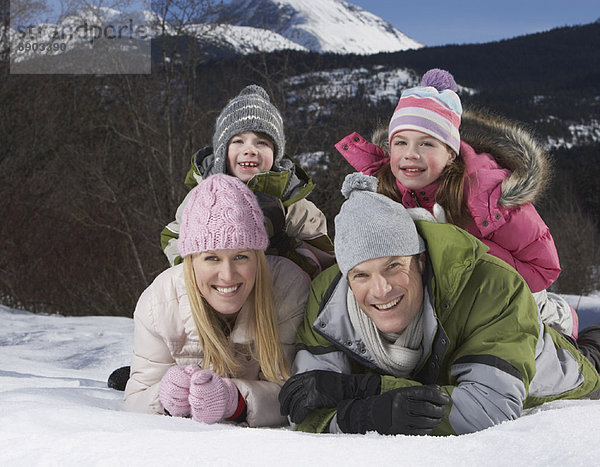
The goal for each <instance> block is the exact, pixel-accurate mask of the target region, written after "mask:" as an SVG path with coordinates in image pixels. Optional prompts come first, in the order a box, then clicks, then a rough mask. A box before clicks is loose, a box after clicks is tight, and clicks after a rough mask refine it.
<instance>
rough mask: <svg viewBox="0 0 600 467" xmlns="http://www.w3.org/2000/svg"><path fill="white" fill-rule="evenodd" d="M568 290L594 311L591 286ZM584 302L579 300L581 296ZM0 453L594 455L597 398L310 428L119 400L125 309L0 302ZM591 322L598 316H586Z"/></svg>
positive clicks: (161, 460) (266, 458)
mask: <svg viewBox="0 0 600 467" xmlns="http://www.w3.org/2000/svg"><path fill="white" fill-rule="evenodd" d="M583 298H584V299H585V300H578V297H571V298H570V299H571V300H574V301H575V303H577V302H579V303H580V304H584V305H585V306H586V307H587V308H586V310H588V311H589V312H590V313H597V314H596V315H593V314H592V315H591V316H592V317H593V318H594V319H596V318H600V314H598V313H600V297H583ZM584 302H585V303H584ZM0 320H1V322H2V327H0V393H1V397H0V465H3V466H11V467H12V466H70V465H73V466H75V465H77V466H79V465H89V466H128V467H131V466H138V465H139V466H165V465H167V466H168V465H176V466H178V467H182V466H187V465H210V466H240V465H244V466H265V465H281V466H303V467H304V466H307V465H311V466H333V465H339V464H340V461H342V460H349V459H351V460H352V463H353V464H354V465H392V464H401V465H413V464H414V465H422V464H429V465H431V464H435V463H440V464H444V465H459V464H460V465H461V466H479V465H488V466H500V465H506V464H508V463H510V464H512V465H513V466H520V465H523V466H528V467H532V466H552V465H556V466H558V465H560V466H565V465H596V464H597V463H598V459H599V458H600V445H599V444H598V435H597V426H598V420H600V401H590V400H579V401H557V402H553V403H548V404H545V405H543V406H542V407H539V408H536V409H533V410H531V411H529V412H528V413H526V414H524V415H523V416H522V417H521V418H520V419H518V420H515V421H512V422H508V423H504V424H501V425H498V426H495V427H493V428H490V429H487V430H484V431H481V432H479V433H473V434H470V435H463V436H456V437H448V438H437V437H411V436H381V435H378V434H375V433H369V434H367V435H364V436H361V435H329V434H327V435H312V434H306V433H297V432H292V431H290V430H289V429H287V428H269V429H267V428H244V427H238V426H233V425H226V424H215V425H204V424H200V423H196V422H194V421H193V420H190V419H182V418H170V417H162V416H158V415H145V414H137V413H128V412H123V411H121V403H122V397H123V393H122V392H119V391H115V390H113V389H109V388H108V387H107V386H106V379H107V377H108V375H109V374H110V373H111V371H112V370H114V369H115V368H118V367H120V366H122V365H126V364H128V362H129V359H130V353H131V347H132V334H133V320H131V319H129V318H119V317H62V316H57V315H38V314H32V313H29V312H26V311H18V310H12V309H9V308H6V307H3V306H0ZM596 322H600V319H598V320H597V321H596Z"/></svg>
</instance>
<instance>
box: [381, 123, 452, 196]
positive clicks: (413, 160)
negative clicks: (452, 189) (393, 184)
mask: <svg viewBox="0 0 600 467" xmlns="http://www.w3.org/2000/svg"><path fill="white" fill-rule="evenodd" d="M455 157H456V155H455V154H454V152H453V151H451V150H450V149H449V148H448V146H446V145H445V144H444V143H442V142H441V141H439V140H438V139H436V138H434V137H433V136H429V135H427V134H425V133H421V132H420V131H414V130H401V131H399V132H397V133H396V134H394V136H393V138H392V140H391V141H390V168H391V169H392V173H393V174H394V176H395V177H396V180H398V181H399V182H400V183H402V185H404V186H405V187H406V188H408V189H409V190H418V189H420V188H423V187H425V186H427V185H429V184H431V183H433V182H434V181H435V180H437V179H438V177H439V176H440V175H441V173H442V171H443V170H444V167H446V166H447V165H448V164H449V163H451V162H452V161H453V160H454V159H455Z"/></svg>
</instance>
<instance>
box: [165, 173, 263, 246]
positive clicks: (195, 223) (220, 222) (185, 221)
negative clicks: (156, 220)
mask: <svg viewBox="0 0 600 467" xmlns="http://www.w3.org/2000/svg"><path fill="white" fill-rule="evenodd" d="M268 244H269V237H268V236H267V231H266V230H265V226H264V217H263V213H262V211H261V209H260V206H259V205H258V201H257V200H256V197H255V196H254V193H252V191H251V190H250V188H248V187H247V186H246V184H245V183H244V182H242V181H241V180H240V179H239V178H236V177H231V176H229V175H225V174H216V175H212V176H210V177H208V178H207V179H205V180H203V181H202V182H200V184H199V185H198V186H197V187H195V188H194V189H193V190H192V191H191V192H190V196H189V198H188V202H187V204H186V206H185V208H184V210H183V216H182V220H181V227H180V232H179V240H178V242H177V246H178V248H179V253H180V254H181V257H182V258H183V257H185V256H188V255H191V254H194V253H202V252H203V251H211V250H245V249H248V250H266V248H267V246H268Z"/></svg>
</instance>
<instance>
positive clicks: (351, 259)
mask: <svg viewBox="0 0 600 467" xmlns="http://www.w3.org/2000/svg"><path fill="white" fill-rule="evenodd" d="M377 182H378V180H377V179H376V178H375V177H371V176H369V175H364V174H362V173H358V172H357V173H352V174H350V175H347V176H346V179H345V180H344V184H343V185H342V194H343V195H344V197H345V198H346V200H347V201H345V202H344V204H342V208H341V209H340V213H339V214H338V215H337V216H336V217H335V241H334V246H335V257H336V258H337V263H338V265H339V267H340V271H341V272H342V274H343V275H344V276H345V275H347V274H348V271H350V269H352V268H353V267H355V266H356V265H358V264H360V263H362V262H363V261H367V260H369V259H373V258H382V257H384V256H412V255H416V254H418V253H422V252H424V251H425V242H424V241H423V239H422V238H421V236H420V235H419V234H418V232H417V228H416V226H415V223H414V222H413V220H412V219H411V217H410V215H409V214H408V212H407V211H406V208H405V207H404V206H403V205H402V204H400V203H398V202H396V201H393V200H391V199H390V198H388V197H387V196H384V195H381V194H379V193H376V191H377Z"/></svg>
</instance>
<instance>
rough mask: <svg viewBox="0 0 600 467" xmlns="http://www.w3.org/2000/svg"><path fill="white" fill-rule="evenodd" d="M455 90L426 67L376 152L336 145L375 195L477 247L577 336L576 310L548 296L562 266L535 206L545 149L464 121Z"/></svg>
mask: <svg viewBox="0 0 600 467" xmlns="http://www.w3.org/2000/svg"><path fill="white" fill-rule="evenodd" d="M457 89H458V87H457V85H456V83H455V81H454V78H453V77H452V75H451V74H450V73H448V72H447V71H444V70H439V69H433V70H430V71H428V72H427V73H426V74H425V75H424V76H423V80H422V83H421V86H419V87H415V88H411V89H407V90H406V91H404V92H403V93H402V95H401V97H400V100H399V101H398V105H397V107H396V110H395V112H394V114H393V116H392V118H391V121H390V124H389V128H388V131H387V134H386V140H385V142H381V141H378V143H379V145H380V146H381V147H379V146H377V145H374V144H371V143H368V142H367V141H365V140H364V139H363V138H362V137H361V136H360V135H358V134H357V133H353V134H351V135H349V136H347V137H346V138H344V139H343V140H342V141H340V142H339V143H338V144H337V145H336V148H337V149H338V151H340V153H341V154H342V155H343V156H344V157H345V158H346V159H347V160H348V162H349V163H350V164H351V165H352V166H353V167H354V168H356V169H358V170H360V171H362V172H364V173H366V174H369V175H376V176H377V178H378V179H379V180H380V188H379V191H380V192H381V193H383V194H385V195H387V196H388V197H390V198H392V199H394V200H396V201H398V202H401V203H402V204H403V205H404V206H406V207H407V208H424V210H426V212H427V213H428V215H429V217H430V218H431V217H433V218H434V219H435V220H438V221H443V222H445V221H446V220H447V221H448V222H451V223H453V224H456V225H459V226H460V227H463V228H464V229H465V230H467V231H468V232H469V233H471V234H472V235H474V236H475V237H477V238H479V239H480V240H481V241H483V242H484V243H485V244H486V245H487V246H488V247H489V248H490V250H489V253H490V254H492V255H494V256H497V257H498V258H501V259H502V260H504V261H506V262H507V263H508V264H510V265H511V266H513V267H514V268H515V269H516V270H517V271H518V272H519V273H520V274H521V275H522V276H523V278H524V279H525V281H526V282H527V284H528V285H529V287H530V289H531V291H532V292H537V294H535V295H536V301H537V302H538V308H539V309H540V313H541V316H542V319H543V320H544V321H545V322H546V323H548V324H550V325H553V326H555V327H557V328H558V329H559V330H561V331H562V332H564V333H566V334H568V335H573V336H574V337H576V335H577V316H576V315H575V312H574V311H573V310H572V308H571V307H570V306H569V305H568V304H567V303H566V301H564V300H563V299H562V298H561V297H559V296H557V295H554V294H548V293H546V291H545V289H546V288H547V287H548V286H549V285H550V284H552V283H553V282H554V281H555V280H556V278H557V277H558V275H559V273H560V266H559V260H558V254H557V252H556V247H555V245H554V240H553V239H552V236H551V235H550V231H549V229H548V227H547V226H546V224H545V223H544V221H543V220H542V219H541V217H540V216H539V214H538V213H537V211H536V210H535V208H534V206H533V204H532V203H533V202H534V201H535V200H536V199H537V198H538V197H539V195H540V194H541V192H542V191H543V189H544V185H545V182H546V181H547V180H548V173H547V172H548V170H547V160H546V156H545V154H544V151H543V149H542V148H541V147H540V146H538V145H537V144H536V143H535V141H534V140H533V138H532V137H531V136H530V135H529V134H528V133H527V132H526V131H524V130H523V129H521V128H518V127H517V126H516V125H514V124H512V123H509V122H506V121H504V120H500V119H497V118H494V117H490V116H489V115H483V114H476V113H468V114H467V113H466V114H465V115H464V117H465V118H463V121H462V124H461V116H462V113H463V112H462V106H461V102H460V99H459V97H458V95H457V94H456V91H457ZM459 126H460V130H461V133H462V141H461V134H459ZM382 147H383V148H386V149H387V148H389V154H388V153H386V152H385V151H384V150H383V149H382ZM492 154H493V155H492Z"/></svg>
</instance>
